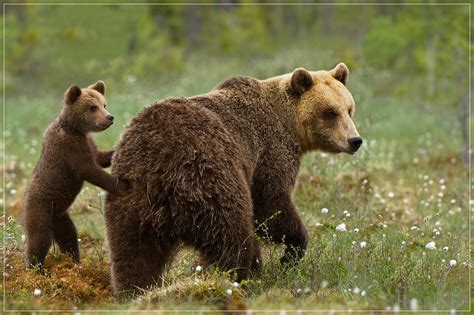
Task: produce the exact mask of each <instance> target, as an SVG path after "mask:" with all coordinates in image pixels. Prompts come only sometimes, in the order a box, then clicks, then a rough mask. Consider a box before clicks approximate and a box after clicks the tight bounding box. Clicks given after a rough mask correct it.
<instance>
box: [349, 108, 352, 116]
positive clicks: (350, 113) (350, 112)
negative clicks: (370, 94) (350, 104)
mask: <svg viewBox="0 0 474 315" xmlns="http://www.w3.org/2000/svg"><path fill="white" fill-rule="evenodd" d="M349 116H351V117H352V108H350V109H349Z"/></svg>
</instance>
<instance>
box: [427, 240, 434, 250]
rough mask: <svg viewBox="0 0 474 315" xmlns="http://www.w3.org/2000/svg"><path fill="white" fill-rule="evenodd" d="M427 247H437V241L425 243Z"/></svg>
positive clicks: (431, 248)
mask: <svg viewBox="0 0 474 315" xmlns="http://www.w3.org/2000/svg"><path fill="white" fill-rule="evenodd" d="M425 248H426V249H430V250H433V249H436V243H435V242H433V241H431V242H429V243H428V244H426V245H425Z"/></svg>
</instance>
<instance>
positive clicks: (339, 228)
mask: <svg viewBox="0 0 474 315" xmlns="http://www.w3.org/2000/svg"><path fill="white" fill-rule="evenodd" d="M336 231H339V232H346V231H347V230H346V224H345V223H341V224H339V225H338V226H336Z"/></svg>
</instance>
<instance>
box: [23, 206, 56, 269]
mask: <svg viewBox="0 0 474 315" xmlns="http://www.w3.org/2000/svg"><path fill="white" fill-rule="evenodd" d="M52 221H53V220H52V211H49V209H48V208H47V207H40V206H37V208H35V209H32V208H30V207H28V206H27V207H26V212H25V218H24V229H25V234H26V259H27V262H28V267H29V268H34V267H37V266H39V267H42V265H43V264H44V259H45V258H46V255H47V254H48V250H49V247H50V246H51V242H52V239H53V231H52Z"/></svg>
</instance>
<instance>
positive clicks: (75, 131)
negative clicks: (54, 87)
mask: <svg viewBox="0 0 474 315" xmlns="http://www.w3.org/2000/svg"><path fill="white" fill-rule="evenodd" d="M104 94H105V84H104V82H102V81H98V82H97V83H95V84H94V85H92V86H89V87H88V88H85V89H82V90H81V89H80V88H79V87H78V86H77V85H73V86H71V87H70V88H69V89H68V90H67V91H66V93H65V96H64V105H63V108H62V110H61V112H60V114H59V115H58V117H57V118H56V119H55V120H54V121H53V122H52V123H51V124H50V125H49V127H48V128H47V130H46V132H45V133H44V141H43V149H42V151H41V156H40V159H39V161H38V163H37V164H36V167H35V169H34V171H33V178H32V180H31V183H30V184H29V186H28V190H27V192H26V196H25V209H24V229H25V232H26V239H27V243H26V246H27V250H26V256H27V260H28V265H29V266H30V267H32V266H36V265H41V264H43V263H44V259H45V257H46V254H47V252H48V250H49V247H50V246H51V242H52V241H53V239H54V241H55V242H56V243H57V244H58V246H59V249H60V250H61V252H64V253H67V254H69V255H71V257H72V258H73V260H74V261H76V262H79V247H78V242H77V233H76V228H75V226H74V223H73V222H72V220H71V218H70V217H69V215H68V213H67V209H68V208H69V206H70V205H71V204H72V202H73V201H74V199H75V198H76V196H77V194H78V193H79V192H80V190H81V187H82V185H83V182H84V180H85V181H88V182H90V183H92V184H94V185H96V186H99V187H101V188H103V189H105V190H107V191H108V192H116V191H121V190H124V189H126V187H127V184H126V182H123V181H121V180H119V179H118V178H117V177H115V176H112V175H110V174H108V173H106V172H105V171H104V170H102V167H109V166H110V164H111V158H112V154H113V151H98V150H97V147H96V145H95V143H94V141H93V140H92V138H91V137H90V136H89V135H88V133H89V132H99V131H103V130H105V129H107V128H108V127H110V126H111V125H112V124H113V116H112V115H110V113H109V112H108V111H107V110H106V108H105V107H106V103H105V98H104Z"/></svg>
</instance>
